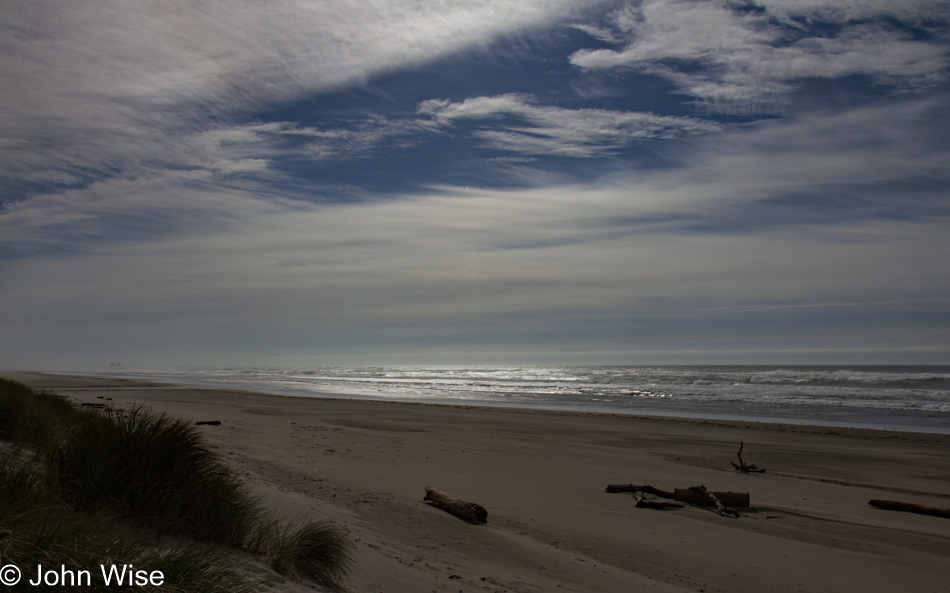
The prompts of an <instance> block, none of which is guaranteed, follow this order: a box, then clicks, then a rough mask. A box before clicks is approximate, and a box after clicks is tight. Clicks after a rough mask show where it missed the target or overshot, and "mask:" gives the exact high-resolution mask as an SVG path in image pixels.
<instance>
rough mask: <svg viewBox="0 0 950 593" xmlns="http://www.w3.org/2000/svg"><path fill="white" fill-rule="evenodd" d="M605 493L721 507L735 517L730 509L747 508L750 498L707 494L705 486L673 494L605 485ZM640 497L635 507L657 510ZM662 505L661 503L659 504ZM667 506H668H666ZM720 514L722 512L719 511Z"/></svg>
mask: <svg viewBox="0 0 950 593" xmlns="http://www.w3.org/2000/svg"><path fill="white" fill-rule="evenodd" d="M605 490H606V492H632V493H634V494H640V493H643V494H652V495H654V496H659V497H661V498H672V499H673V500H675V501H678V502H686V503H689V504H695V505H699V506H715V507H716V508H717V509H720V507H722V508H723V509H727V510H728V511H730V512H727V513H726V514H729V515H733V516H737V515H735V514H733V513H735V509H732V508H730V507H749V506H751V504H750V498H749V493H748V492H709V491H708V490H706V487H705V486H694V487H693V488H676V489H674V490H673V492H668V491H666V490H660V489H659V488H654V487H653V486H647V485H639V484H607V488H606V489H605ZM642 500H643V497H642V496H638V497H637V506H639V507H647V508H659V507H656V506H653V505H652V504H650V503H651V501H644V503H643V504H641V501H642ZM659 504H662V503H659ZM667 506H668V505H667ZM720 512H722V511H721V510H720Z"/></svg>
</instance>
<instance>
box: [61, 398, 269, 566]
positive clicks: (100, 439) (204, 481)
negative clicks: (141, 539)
mask: <svg viewBox="0 0 950 593" xmlns="http://www.w3.org/2000/svg"><path fill="white" fill-rule="evenodd" d="M50 459H51V462H52V465H53V468H54V472H55V475H56V478H57V481H58V484H59V486H60V487H61V488H62V489H63V493H64V495H65V496H66V497H67V498H68V499H69V500H70V501H72V502H73V503H74V504H75V505H76V506H77V507H78V508H82V509H85V510H88V511H98V510H102V509H109V510H110V511H112V512H115V513H117V514H119V515H121V516H123V517H124V518H128V519H133V520H135V521H138V522H140V523H142V524H145V525H148V526H151V527H154V528H156V529H158V530H159V531H161V532H173V533H178V534H184V535H188V536H190V537H193V538H195V539H199V540H205V541H214V542H219V543H224V544H228V545H231V546H236V547H240V548H244V547H246V546H245V540H246V539H247V537H248V534H249V533H250V532H252V530H253V528H254V526H255V524H256V523H257V522H258V521H259V520H260V515H261V514H262V511H261V508H260V505H259V503H258V501H257V499H256V498H254V497H253V496H251V495H250V494H249V493H248V491H247V489H246V488H245V487H244V485H243V483H242V482H241V480H240V479H239V477H238V476H237V475H236V474H235V472H234V470H232V469H231V468H230V466H228V465H226V464H225V463H224V462H223V461H222V460H221V459H220V458H218V456H217V455H215V454H214V453H213V452H212V451H211V450H209V449H208V447H207V446H206V445H205V443H204V440H203V438H202V437H201V434H200V433H198V431H197V430H196V429H195V428H194V427H193V426H192V425H190V424H188V423H186V422H184V421H182V420H179V419H176V418H172V417H169V416H167V415H165V414H156V413H154V412H151V411H150V410H147V409H144V408H135V409H132V410H130V411H128V412H123V411H115V410H112V411H106V412H105V413H97V414H90V415H89V417H88V418H86V419H84V421H83V422H81V423H79V424H78V425H77V426H75V427H73V430H72V431H71V432H70V434H69V438H68V439H65V440H63V441H62V442H61V443H59V444H58V446H57V447H56V448H55V450H54V451H53V452H52V454H51V455H50Z"/></svg>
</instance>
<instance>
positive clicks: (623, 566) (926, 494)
mask: <svg viewBox="0 0 950 593" xmlns="http://www.w3.org/2000/svg"><path fill="white" fill-rule="evenodd" d="M0 376H3V377H6V378H10V379H14V380H17V381H21V382H23V383H26V384H28V385H30V386H31V387H34V388H38V389H48V390H52V391H55V392H57V393H60V394H61V395H64V396H67V397H68V398H70V399H71V400H73V401H75V402H77V403H82V402H87V403H101V402H102V401H104V400H101V399H98V398H99V396H102V397H109V398H112V403H114V405H116V406H117V407H123V408H125V407H129V406H132V405H144V406H147V407H151V408H153V409H155V410H160V411H167V412H168V413H169V414H173V415H175V416H178V417H181V418H183V419H186V420H189V421H207V420H220V421H221V425H220V426H203V427H201V430H202V432H203V433H204V434H205V435H206V436H207V439H208V442H209V443H210V444H211V446H212V447H214V448H215V449H216V450H217V451H218V452H219V453H220V454H221V455H222V456H223V457H224V458H225V459H227V460H228V461H229V462H231V463H232V464H234V466H235V467H237V468H238V469H239V470H240V471H241V472H242V473H243V474H244V475H245V477H246V479H247V480H248V483H249V484H251V485H252V487H253V488H254V489H255V490H256V491H258V492H259V493H260V494H261V495H262V496H263V497H264V498H265V501H266V502H267V504H269V505H270V506H273V507H276V508H280V509H281V511H282V512H283V513H285V514H286V515H287V516H288V517H290V516H302V515H312V516H313V517H314V518H328V519H331V520H333V521H336V522H338V523H340V524H343V525H345V526H347V528H348V529H349V531H350V533H351V535H352V538H353V540H354V541H355V562H354V564H353V566H352V575H351V576H350V578H349V579H348V581H347V582H346V587H347V590H348V591H352V592H353V593H378V592H382V593H428V592H430V591H431V592H438V593H443V592H444V593H456V592H465V593H468V592H507V593H515V592H518V593H533V592H553V591H564V592H577V593H600V592H611V593H612V592H618V593H620V592H624V593H626V592H629V591H642V592H650V591H656V592H681V591H692V592H702V593H712V592H720V591H721V592H729V593H763V592H768V591H776V592H785V591H788V592H799V591H800V592H809V593H811V592H824V591H831V592H850V591H854V592H859V591H860V592H862V593H869V592H881V593H884V592H887V593H891V592H897V591H901V592H917V591H919V592H928V593H930V592H939V591H950V562H948V561H947V559H948V558H950V519H944V518H939V517H932V516H923V515H916V514H910V513H903V512H895V511H884V510H879V509H875V508H872V507H870V506H869V505H868V504H867V503H868V500H869V499H872V498H874V499H890V500H900V501H906V502H912V503H918V504H924V505H932V506H938V507H950V455H948V453H950V435H937V434H924V433H899V432H885V431H871V430H858V429H844V428H840V429H839V428H826V427H810V426H792V425H777V424H761V423H752V422H724V421H705V420H689V419H671V418H657V417H633V416H621V415H610V414H580V413H569V412H544V411H536V410H531V411H528V410H518V409H510V408H505V409H502V408H484V407H470V406H438V405H427V404H408V403H391V402H383V401H370V400H353V399H335V398H330V397H328V398H300V397H285V396H273V395H263V394H255V393H248V392H239V391H229V390H211V389H194V388H176V387H169V386H167V385H159V384H150V383H146V382H139V381H130V380H122V379H115V378H94V377H78V376H60V375H44V374H36V373H19V372H2V373H0ZM740 441H743V442H744V443H745V449H744V452H743V457H744V458H745V460H746V461H747V462H750V463H755V464H757V465H759V466H760V467H763V468H765V469H766V470H767V471H766V473H764V474H754V475H745V474H742V473H739V472H736V471H734V469H733V467H732V465H731V462H732V461H734V460H736V451H737V449H738V446H739V442H740ZM612 483H636V484H650V485H653V486H655V487H657V488H660V489H664V490H672V489H674V488H686V487H690V486H696V485H699V484H704V485H706V486H707V487H709V488H710V489H711V490H718V491H741V492H748V493H749V494H750V496H751V508H748V509H739V510H740V511H741V515H742V516H741V517H740V518H738V519H734V518H729V517H724V516H720V515H718V514H717V513H716V512H715V511H714V510H710V509H708V508H700V507H692V506H687V507H686V508H682V509H675V510H668V511H655V510H648V509H639V508H636V507H635V499H634V498H633V497H632V496H631V495H630V494H608V493H606V492H604V487H605V486H606V485H607V484H612ZM427 486H433V487H436V488H439V489H441V490H444V491H445V492H447V493H449V494H451V495H453V496H456V497H458V498H462V499H466V500H470V501H474V502H477V503H480V504H482V505H483V506H485V507H486V508H487V510H488V522H487V525H472V524H468V523H466V522H464V521H461V520H459V519H457V518H455V517H453V516H451V515H450V514H448V513H446V512H444V511H442V510H440V509H438V508H435V507H433V506H430V505H428V504H426V503H424V502H423V500H422V498H423V495H424V494H425V487H427Z"/></svg>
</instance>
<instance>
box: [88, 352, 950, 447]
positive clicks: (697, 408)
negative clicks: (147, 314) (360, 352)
mask: <svg viewBox="0 0 950 593" xmlns="http://www.w3.org/2000/svg"><path fill="white" fill-rule="evenodd" d="M95 374H109V375H115V376H123V377H129V378H139V379H149V380H153V381H160V382H163V383H170V384H185V385H193V386H198V387H227V388H238V389H245V390H251V391H259V392H266V393H277V394H284V395H296V396H302V397H323V396H327V395H332V396H335V397H350V398H373V399H382V400H391V401H407V402H430V403H440V404H466V405H485V406H514V407H521V408H542V409H554V410H573V411H585V412H608V413H620V414H641V415H660V416H679V417H690V418H710V419H728V420H744V421H764V422H785V423H793V424H811V425H823V426H847V427H862V428H877V429H886V430H907V431H914V432H938V433H948V434H950V366H473V367H463V366H382V367H327V368H287V367H200V368H166V369H124V368H123V369H110V370H109V371H108V372H107V373H95Z"/></svg>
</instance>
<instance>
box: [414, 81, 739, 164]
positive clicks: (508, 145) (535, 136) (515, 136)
mask: <svg viewBox="0 0 950 593" xmlns="http://www.w3.org/2000/svg"><path fill="white" fill-rule="evenodd" d="M418 111H419V113H420V114H422V115H428V116H430V117H432V118H433V119H434V120H435V121H436V122H438V123H440V124H442V125H448V124H452V123H453V122H455V121H457V120H480V121H486V120H487V121H488V122H494V123H492V124H491V125H490V127H489V126H488V125H486V126H484V127H482V128H480V129H478V130H476V131H475V132H473V135H474V136H475V137H477V138H479V139H480V140H481V141H482V143H483V145H484V146H485V147H487V148H492V149H494V150H504V151H509V152H516V153H519V154H535V155H558V156H571V157H595V156H603V155H605V154H611V153H614V152H616V151H617V150H619V149H622V148H624V147H626V146H629V145H630V144H632V143H634V142H637V141H642V140H649V139H669V138H678V137H682V136H686V135H689V134H697V133H703V132H712V131H716V130H719V129H720V126H719V125H718V124H716V123H714V122H707V121H702V120H698V119H694V118H689V117H674V116H661V115H655V114H653V113H645V112H630V111H611V110H607V109H566V108H562V107H555V106H550V105H537V104H535V102H534V100H533V99H532V97H530V96H526V95H519V94H507V95H497V96H494V97H476V98H472V99H466V100H464V101H461V102H457V103H453V102H451V101H448V100H445V99H431V100H428V101H423V102H422V103H420V104H419V108H418ZM509 119H517V120H519V121H518V122H517V123H514V122H510V121H507V120H509ZM525 124H527V125H525Z"/></svg>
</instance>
